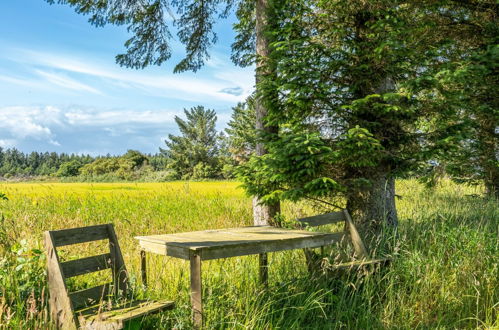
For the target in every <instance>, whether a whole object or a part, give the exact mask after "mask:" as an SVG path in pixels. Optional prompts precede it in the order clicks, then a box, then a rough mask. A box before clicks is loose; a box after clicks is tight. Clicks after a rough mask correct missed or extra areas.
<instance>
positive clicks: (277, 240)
mask: <svg viewBox="0 0 499 330" xmlns="http://www.w3.org/2000/svg"><path fill="white" fill-rule="evenodd" d="M342 237H343V233H321V232H310V231H305V230H299V229H285V228H275V227H270V226H253V227H240V228H228V229H216V230H203V231H194V232H186V233H178V234H167V235H152V236H138V237H135V238H136V239H137V240H138V241H139V244H140V247H141V259H142V261H141V264H142V278H143V281H144V283H147V275H146V259H145V252H151V253H155V254H160V255H165V256H170V257H174V258H180V259H184V260H189V261H190V276H191V278H190V280H191V304H192V310H193V321H194V324H195V325H196V326H198V327H200V326H201V325H202V322H203V305H202V283H201V261H202V260H214V259H221V258H229V257H237V256H245V255H251V254H259V256H260V279H261V281H262V282H263V283H264V284H266V283H267V281H268V268H267V252H276V251H284V250H292V249H304V248H317V247H322V246H326V245H330V244H332V243H334V242H338V241H339V240H341V238H342Z"/></svg>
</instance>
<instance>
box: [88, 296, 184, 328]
mask: <svg viewBox="0 0 499 330" xmlns="http://www.w3.org/2000/svg"><path fill="white" fill-rule="evenodd" d="M174 307H175V303H174V302H173V301H166V300H162V301H148V300H136V301H132V302H127V303H124V304H122V305H117V306H115V307H114V308H112V309H111V310H106V311H99V309H98V308H100V306H99V307H97V310H96V309H95V308H96V307H93V308H92V309H88V310H83V311H79V316H80V320H81V323H82V324H84V325H85V326H87V327H88V326H89V325H93V326H94V327H95V326H98V325H102V324H105V323H119V324H121V325H122V324H123V323H124V322H126V321H129V320H132V319H135V318H138V317H141V316H145V315H148V314H152V313H156V312H159V311H163V310H168V309H172V308H174Z"/></svg>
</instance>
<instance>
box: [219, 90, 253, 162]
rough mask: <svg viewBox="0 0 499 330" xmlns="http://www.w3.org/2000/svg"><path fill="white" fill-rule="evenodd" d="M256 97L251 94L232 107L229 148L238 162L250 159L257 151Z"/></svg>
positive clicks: (227, 129) (228, 128)
mask: <svg viewBox="0 0 499 330" xmlns="http://www.w3.org/2000/svg"><path fill="white" fill-rule="evenodd" d="M255 122H256V112H255V99H254V96H250V97H248V98H247V99H246V101H245V102H240V103H238V104H237V105H236V106H235V107H233V108H232V116H231V119H230V121H229V122H228V124H227V126H228V127H227V128H226V129H225V132H226V133H227V144H228V146H227V148H228V151H229V153H230V154H231V155H232V157H233V159H234V161H235V162H236V164H240V163H244V162H246V161H248V159H249V158H250V156H251V155H253V154H254V153H255V150H256V143H257V134H256V129H255Z"/></svg>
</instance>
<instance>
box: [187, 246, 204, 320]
mask: <svg viewBox="0 0 499 330" xmlns="http://www.w3.org/2000/svg"><path fill="white" fill-rule="evenodd" d="M190 261H191V304H192V321H193V323H194V326H195V327H196V328H201V327H202V325H203V300H202V299H203V297H202V286H201V257H200V256H199V255H197V254H192V255H191V257H190Z"/></svg>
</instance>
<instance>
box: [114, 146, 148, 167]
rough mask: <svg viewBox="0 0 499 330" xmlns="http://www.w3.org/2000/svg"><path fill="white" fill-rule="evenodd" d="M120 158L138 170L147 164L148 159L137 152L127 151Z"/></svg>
mask: <svg viewBox="0 0 499 330" xmlns="http://www.w3.org/2000/svg"><path fill="white" fill-rule="evenodd" d="M121 157H122V158H124V159H127V160H129V161H131V162H132V163H133V167H134V168H139V167H141V166H142V165H145V164H147V163H148V161H149V158H148V157H147V156H146V155H144V154H143V153H141V152H140V151H137V150H128V151H127V152H126V153H125V154H124V155H123V156H121Z"/></svg>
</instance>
